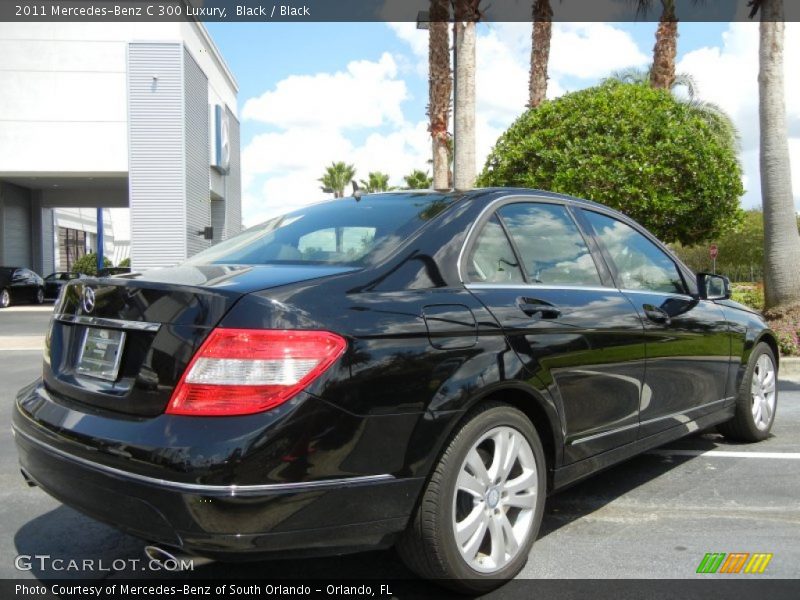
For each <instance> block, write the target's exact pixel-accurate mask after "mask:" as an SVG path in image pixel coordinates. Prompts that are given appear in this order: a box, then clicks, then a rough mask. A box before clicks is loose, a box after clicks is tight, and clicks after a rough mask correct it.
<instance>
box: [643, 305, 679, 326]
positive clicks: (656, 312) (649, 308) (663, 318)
mask: <svg viewBox="0 0 800 600" xmlns="http://www.w3.org/2000/svg"><path fill="white" fill-rule="evenodd" d="M642 309H644V314H645V316H646V317H647V318H648V319H650V320H651V321H653V323H661V324H662V325H669V324H670V323H671V322H672V320H671V319H670V317H669V315H668V314H667V313H665V312H664V311H663V310H661V309H660V308H658V307H657V306H653V305H652V304H645V305H644V306H642Z"/></svg>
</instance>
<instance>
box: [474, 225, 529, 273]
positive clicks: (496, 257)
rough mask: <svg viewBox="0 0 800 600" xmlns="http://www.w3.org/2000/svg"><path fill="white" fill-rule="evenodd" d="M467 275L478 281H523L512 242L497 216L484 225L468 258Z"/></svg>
mask: <svg viewBox="0 0 800 600" xmlns="http://www.w3.org/2000/svg"><path fill="white" fill-rule="evenodd" d="M467 276H468V278H469V280H470V281H473V282H478V283H484V282H485V283H522V282H524V278H523V276H522V269H520V266H519V264H518V263H517V259H516V257H515V256H514V251H513V250H512V249H511V243H510V242H509V241H508V238H507V237H506V234H505V232H504V231H503V228H502V227H501V226H500V222H499V221H498V220H497V217H492V218H491V219H490V220H489V221H487V222H486V225H484V226H483V229H482V230H481V233H480V235H479V236H478V237H477V239H476V240H475V243H474V244H473V246H472V249H471V250H470V254H469V257H468V258H467Z"/></svg>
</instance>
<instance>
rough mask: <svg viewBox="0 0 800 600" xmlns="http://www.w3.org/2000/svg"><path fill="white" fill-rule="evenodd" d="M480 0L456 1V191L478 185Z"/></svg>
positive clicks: (454, 35)
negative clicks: (476, 144) (477, 48)
mask: <svg viewBox="0 0 800 600" xmlns="http://www.w3.org/2000/svg"><path fill="white" fill-rule="evenodd" d="M479 4H480V0H455V23H454V24H453V37H454V38H455V46H456V69H455V71H456V79H455V86H456V90H455V109H456V114H455V128H454V129H455V161H454V163H455V176H454V179H455V182H454V183H455V188H456V189H457V190H468V189H470V188H472V187H473V186H474V185H475V176H476V165H475V41H476V39H477V31H476V25H477V22H478V19H479V18H480V11H479V10H478V5H479Z"/></svg>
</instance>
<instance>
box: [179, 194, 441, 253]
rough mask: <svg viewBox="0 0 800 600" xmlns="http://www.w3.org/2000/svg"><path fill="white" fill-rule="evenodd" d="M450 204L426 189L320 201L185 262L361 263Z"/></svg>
mask: <svg viewBox="0 0 800 600" xmlns="http://www.w3.org/2000/svg"><path fill="white" fill-rule="evenodd" d="M452 202H453V197H451V196H443V195H439V194H427V193H426V194H420V193H416V194H415V193H409V194H389V195H382V194H376V195H369V196H364V197H363V198H361V200H360V201H356V200H354V199H353V198H342V199H338V200H332V201H330V202H323V203H321V204H315V205H312V206H308V207H305V208H302V209H300V210H297V211H294V212H291V213H288V214H285V215H282V216H280V217H275V218H274V219H271V220H269V221H266V222H265V223H262V224H261V225H256V226H255V227H252V228H250V229H248V230H247V231H244V232H243V233H241V234H239V235H237V236H236V237H233V238H231V239H229V240H227V241H224V242H222V243H220V244H217V245H216V246H213V247H212V248H209V249H208V250H205V251H203V252H200V253H199V254H196V255H195V256H193V257H192V258H190V259H189V260H188V261H187V264H189V265H204V264H242V265H266V264H296V263H308V264H339V265H361V264H365V263H366V262H368V261H369V259H370V257H374V256H375V255H378V254H379V255H380V256H385V255H387V254H388V253H390V252H391V251H392V250H394V249H395V248H396V247H397V246H398V245H399V244H400V243H401V242H402V241H403V240H404V239H406V238H407V237H408V236H409V235H411V234H412V233H413V232H414V231H416V230H417V229H419V227H421V226H422V224H423V223H425V222H426V221H429V220H430V219H432V218H433V217H435V216H436V215H438V214H439V213H441V212H442V211H443V210H444V209H446V208H447V207H448V206H449V205H450V204H451V203H452Z"/></svg>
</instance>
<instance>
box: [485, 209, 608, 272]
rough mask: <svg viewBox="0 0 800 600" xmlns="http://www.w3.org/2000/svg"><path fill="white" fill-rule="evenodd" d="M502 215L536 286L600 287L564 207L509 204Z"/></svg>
mask: <svg viewBox="0 0 800 600" xmlns="http://www.w3.org/2000/svg"><path fill="white" fill-rule="evenodd" d="M498 213H499V214H500V216H501V217H502V219H503V222H504V223H505V225H506V227H507V228H508V232H509V234H511V237H512V238H513V240H514V243H515V244H516V245H517V249H518V250H519V253H520V255H521V259H522V262H523V263H525V268H526V269H527V270H528V275H529V276H530V279H531V282H532V283H544V284H551V285H554V284H555V285H600V283H601V282H600V275H599V274H598V272H597V267H596V266H595V264H594V260H593V259H592V255H591V254H590V253H589V249H588V248H587V247H586V243H585V242H584V240H583V236H582V235H581V233H580V231H579V230H578V226H577V225H575V221H573V220H572V217H571V216H570V214H569V213H568V212H567V209H566V208H565V207H564V206H561V205H559V204H535V203H531V202H526V203H520V204H508V205H506V206H504V207H502V208H501V209H500V210H499V211H498Z"/></svg>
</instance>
